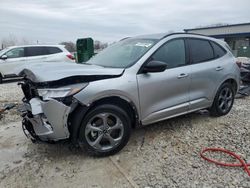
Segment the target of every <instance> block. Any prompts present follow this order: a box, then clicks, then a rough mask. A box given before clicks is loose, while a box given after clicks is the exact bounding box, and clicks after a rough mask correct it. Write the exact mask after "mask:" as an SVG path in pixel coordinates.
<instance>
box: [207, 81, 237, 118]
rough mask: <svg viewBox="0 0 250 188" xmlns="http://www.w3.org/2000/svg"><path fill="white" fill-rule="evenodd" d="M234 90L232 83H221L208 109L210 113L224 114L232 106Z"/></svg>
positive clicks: (212, 114)
mask: <svg viewBox="0 0 250 188" xmlns="http://www.w3.org/2000/svg"><path fill="white" fill-rule="evenodd" d="M234 97H235V90H234V87H233V85H232V84H230V83H227V82H226V83H223V84H222V85H221V86H220V88H219V89H218V91H217V93H216V96H215V98H214V102H213V105H212V107H211V108H210V109H209V112H210V115H211V116H214V117H219V116H224V115H226V114H228V113H229V112H230V110H231V109H232V107H233V103H234Z"/></svg>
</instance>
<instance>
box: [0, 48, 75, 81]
mask: <svg viewBox="0 0 250 188" xmlns="http://www.w3.org/2000/svg"><path fill="white" fill-rule="evenodd" d="M37 62H39V63H41V62H75V61H74V57H73V56H72V55H71V54H70V52H68V51H67V50H66V49H65V47H64V46H63V45H25V46H12V47H8V48H5V49H3V50H2V51H0V83H1V82H2V79H3V78H9V77H15V76H16V75H15V70H16V69H17V68H19V67H25V66H26V65H29V64H30V63H37Z"/></svg>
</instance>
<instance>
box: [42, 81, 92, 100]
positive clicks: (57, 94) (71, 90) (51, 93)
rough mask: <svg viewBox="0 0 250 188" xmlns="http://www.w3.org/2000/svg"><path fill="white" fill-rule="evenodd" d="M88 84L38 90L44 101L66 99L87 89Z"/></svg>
mask: <svg viewBox="0 0 250 188" xmlns="http://www.w3.org/2000/svg"><path fill="white" fill-rule="evenodd" d="M87 85H88V83H84V84H77V85H71V86H68V87H63V88H46V89H38V94H39V96H40V97H42V98H43V100H48V99H50V98H64V97H68V96H72V95H74V94H76V93H78V92H79V91H81V90H82V89H83V88H85V87H86V86H87Z"/></svg>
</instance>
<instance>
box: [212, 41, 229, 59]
mask: <svg viewBox="0 0 250 188" xmlns="http://www.w3.org/2000/svg"><path fill="white" fill-rule="evenodd" d="M210 43H211V45H212V47H213V49H214V58H220V57H222V56H224V55H225V54H226V50H225V49H223V48H222V47H221V46H219V45H218V44H216V43H215V42H212V41H210Z"/></svg>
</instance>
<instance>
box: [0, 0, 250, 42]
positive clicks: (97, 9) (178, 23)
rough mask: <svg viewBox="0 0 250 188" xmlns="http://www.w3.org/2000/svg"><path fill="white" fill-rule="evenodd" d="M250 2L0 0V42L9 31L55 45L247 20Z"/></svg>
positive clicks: (227, 0) (200, 0) (115, 38)
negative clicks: (64, 42)
mask: <svg viewBox="0 0 250 188" xmlns="http://www.w3.org/2000/svg"><path fill="white" fill-rule="evenodd" d="M249 7H250V0H237V1H236V0H140V1H139V0H137V1H136V0H89V1H85V0H0V42H1V40H2V39H3V38H5V37H8V36H9V35H10V34H11V35H15V36H16V37H17V38H26V39H28V40H30V41H32V42H34V41H36V40H38V41H39V43H58V42H61V41H75V40H76V39H77V38H82V37H88V36H90V37H93V38H94V39H95V40H101V41H104V42H112V41H115V40H119V39H121V38H123V37H127V36H134V35H140V34H148V33H160V32H168V31H170V30H171V31H182V30H183V29H186V28H193V27H197V26H204V25H210V24H215V23H229V24H234V23H243V22H250V13H249Z"/></svg>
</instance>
